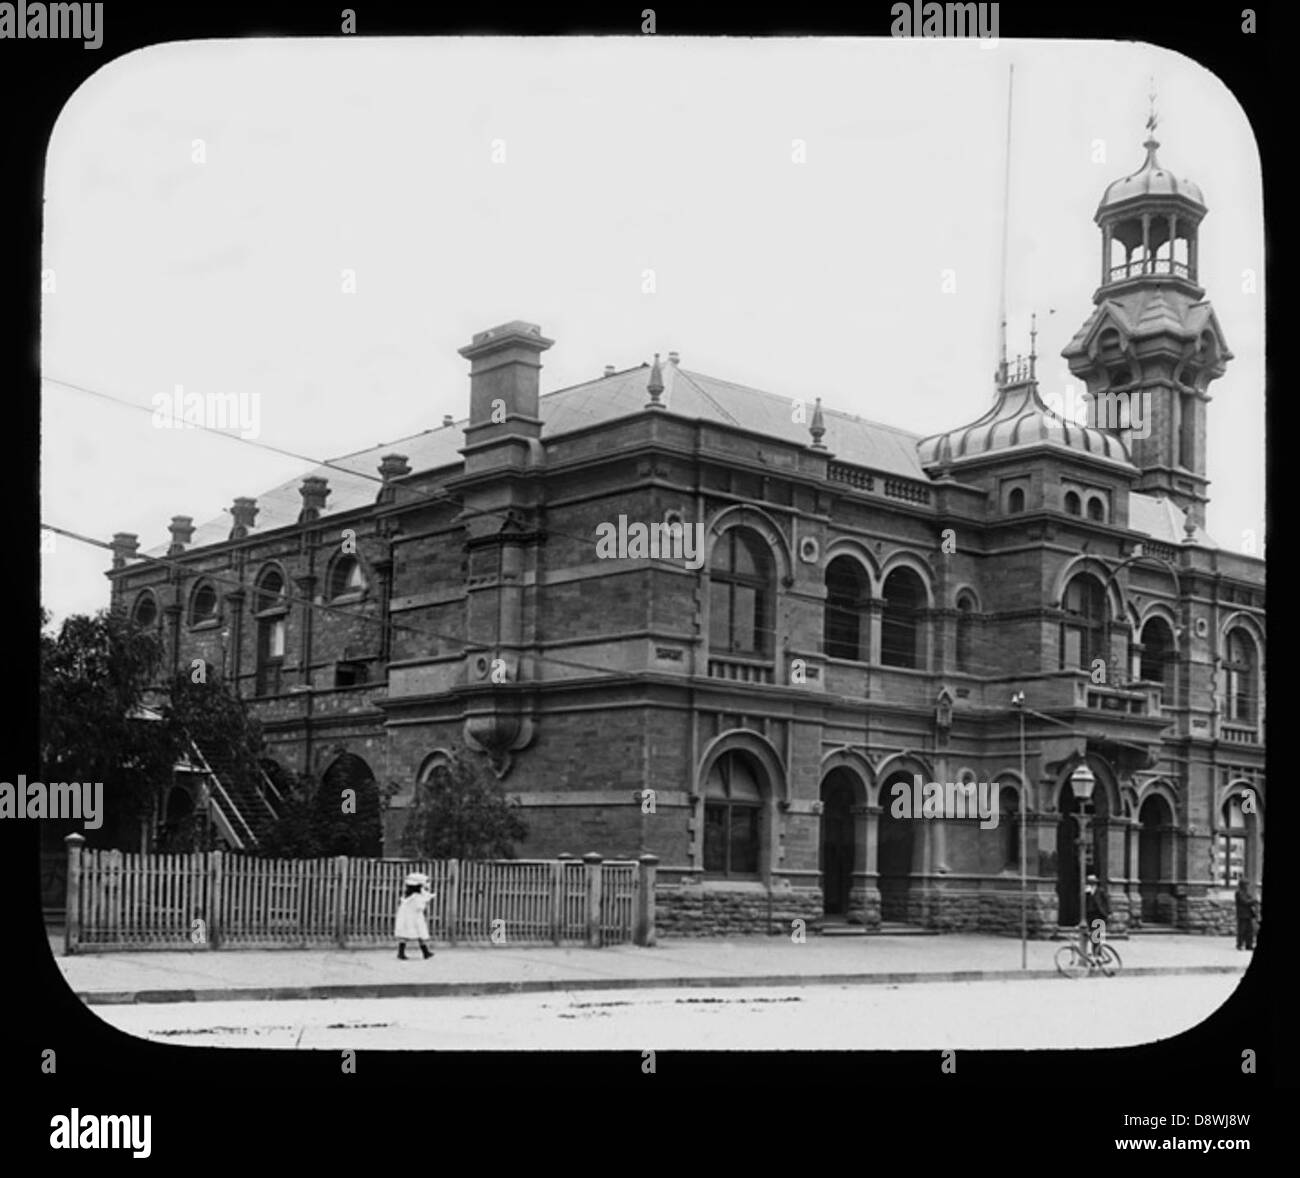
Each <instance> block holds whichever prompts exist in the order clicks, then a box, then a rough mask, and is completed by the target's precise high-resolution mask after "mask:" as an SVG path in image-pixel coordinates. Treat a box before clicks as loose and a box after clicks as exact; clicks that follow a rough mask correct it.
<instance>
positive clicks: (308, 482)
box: [298, 474, 330, 524]
mask: <svg viewBox="0 0 1300 1178" xmlns="http://www.w3.org/2000/svg"><path fill="white" fill-rule="evenodd" d="M298 491H299V494H301V495H302V511H301V512H299V513H298V522H299V523H300V524H306V523H311V521H312V520H317V519H320V515H321V512H322V511H324V510H325V500H326V499H328V498H329V493H330V488H329V480H327V479H323V478H321V476H320V475H316V474H311V475H308V476H307V477H306V478H305V479H303V480H302V486H301V487H299V488H298Z"/></svg>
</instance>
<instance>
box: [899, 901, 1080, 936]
mask: <svg viewBox="0 0 1300 1178" xmlns="http://www.w3.org/2000/svg"><path fill="white" fill-rule="evenodd" d="M918 900H919V904H918V906H917V907H918V911H920V912H923V913H924V916H925V919H924V925H925V927H926V928H932V929H937V930H939V931H940V932H980V933H1000V934H1003V935H1006V936H1016V937H1018V936H1019V935H1020V893H1019V892H1008V891H998V892H989V891H962V892H957V891H947V890H945V891H934V892H930V893H928V894H922V895H921V896H919V897H918ZM1056 921H1057V902H1056V896H1055V895H1054V894H1050V893H1049V894H1042V893H1038V892H1030V893H1029V895H1028V896H1027V897H1026V901H1025V925H1026V927H1027V930H1028V933H1029V936H1031V937H1035V938H1047V937H1051V936H1053V935H1054V934H1055V932H1056Z"/></svg>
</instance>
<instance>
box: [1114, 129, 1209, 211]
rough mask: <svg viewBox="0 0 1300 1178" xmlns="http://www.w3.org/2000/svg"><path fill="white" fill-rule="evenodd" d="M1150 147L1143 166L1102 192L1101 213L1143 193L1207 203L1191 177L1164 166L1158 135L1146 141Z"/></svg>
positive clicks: (1147, 147)
mask: <svg viewBox="0 0 1300 1178" xmlns="http://www.w3.org/2000/svg"><path fill="white" fill-rule="evenodd" d="M1142 146H1143V147H1145V148H1146V149H1147V158H1146V160H1145V161H1144V162H1143V164H1142V166H1141V167H1140V168H1139V169H1138V170H1137V171H1136V172H1134V173H1133V174H1132V175H1130V176H1124V177H1123V178H1122V179H1119V180H1116V181H1115V182H1114V183H1112V184H1110V185H1109V186H1107V188H1106V191H1105V192H1104V193H1103V194H1102V197H1101V204H1100V205H1099V206H1098V208H1097V211H1098V213H1100V212H1102V211H1103V210H1104V209H1107V208H1110V207H1111V206H1112V205H1118V204H1123V203H1124V202H1125V201H1128V200H1133V199H1134V198H1135V197H1140V196H1156V197H1159V196H1180V197H1182V198H1183V199H1184V200H1189V201H1191V202H1192V203H1193V204H1197V205H1200V206H1201V207H1202V208H1204V207H1205V198H1204V197H1203V196H1202V195H1201V190H1200V188H1199V187H1198V186H1197V185H1196V184H1193V183H1192V182H1191V181H1190V180H1180V179H1178V177H1177V176H1175V175H1174V174H1173V173H1172V172H1169V171H1166V170H1165V169H1164V168H1162V167H1161V166H1160V161H1159V160H1158V159H1157V158H1156V148H1158V147H1159V146H1160V144H1159V143H1157V142H1156V141H1155V140H1154V139H1148V140H1147V141H1146V142H1145V143H1144V144H1143V145H1142Z"/></svg>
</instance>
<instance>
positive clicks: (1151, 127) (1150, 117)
mask: <svg viewBox="0 0 1300 1178" xmlns="http://www.w3.org/2000/svg"><path fill="white" fill-rule="evenodd" d="M1147 99H1148V100H1149V102H1150V108H1149V111H1148V114H1147V132H1148V134H1149V135H1150V137H1151V138H1152V139H1154V138H1155V134H1156V124H1157V123H1158V122H1159V121H1160V120H1159V119H1158V118H1157V117H1156V76H1155V74H1152V75H1151V92H1150V93H1149V94H1148V95H1147Z"/></svg>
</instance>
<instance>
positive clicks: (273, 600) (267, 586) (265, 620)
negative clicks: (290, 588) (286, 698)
mask: <svg viewBox="0 0 1300 1178" xmlns="http://www.w3.org/2000/svg"><path fill="white" fill-rule="evenodd" d="M253 612H254V614H255V616H256V618H257V666H256V683H255V688H254V689H255V691H256V693H257V694H258V695H279V694H280V682H281V673H282V672H283V670H284V647H285V638H286V632H287V626H288V612H289V607H288V603H287V602H286V600H285V597H284V574H283V573H281V572H280V570H279V569H278V568H276V567H275V566H274V565H272V566H270V567H269V568H267V569H265V570H264V571H263V572H262V575H261V576H260V577H258V579H257V587H256V590H255V592H254V594H253Z"/></svg>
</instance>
